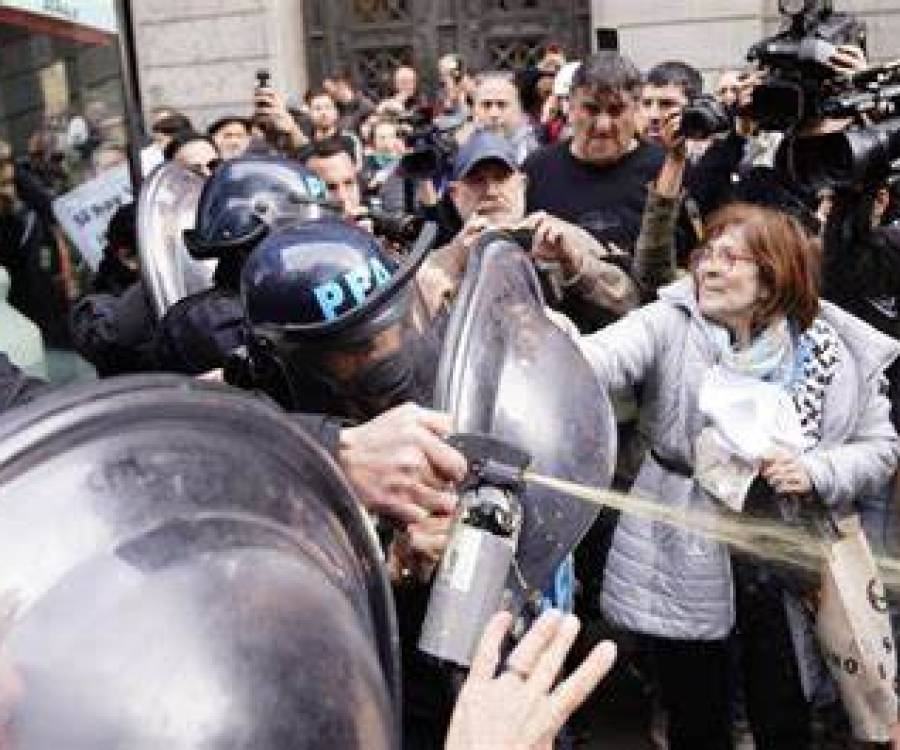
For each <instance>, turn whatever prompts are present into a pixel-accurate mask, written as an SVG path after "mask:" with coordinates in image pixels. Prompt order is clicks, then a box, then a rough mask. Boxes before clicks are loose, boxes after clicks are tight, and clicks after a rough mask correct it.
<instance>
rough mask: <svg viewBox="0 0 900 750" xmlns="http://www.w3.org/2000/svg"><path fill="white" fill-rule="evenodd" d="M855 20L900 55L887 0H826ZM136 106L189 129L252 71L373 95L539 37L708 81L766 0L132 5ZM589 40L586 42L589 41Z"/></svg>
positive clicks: (763, 27) (250, 78)
mask: <svg viewBox="0 0 900 750" xmlns="http://www.w3.org/2000/svg"><path fill="white" fill-rule="evenodd" d="M836 5H837V6H838V10H848V11H852V12H855V13H857V14H859V15H860V16H861V17H863V18H865V19H866V20H867V21H868V26H869V48H870V56H871V57H872V58H873V59H875V60H886V59H890V58H894V57H900V41H897V40H900V0H837V1H836ZM132 8H133V11H132V12H133V14H134V23H135V30H136V41H137V46H138V56H139V64H140V81H141V88H142V92H143V101H144V104H145V106H146V107H147V108H148V109H149V108H150V107H152V106H155V105H158V104H170V105H173V106H176V107H179V108H180V109H183V110H184V111H186V112H188V113H189V114H190V115H192V116H193V117H194V118H195V119H196V120H197V121H198V122H199V123H201V124H203V123H206V122H209V121H211V120H212V119H214V118H215V117H217V116H218V115H220V114H222V113H224V112H248V111H249V107H250V98H251V96H252V88H253V85H254V74H255V72H256V71H257V70H258V69H260V68H267V69H269V70H270V71H271V72H272V80H273V83H274V85H276V86H278V87H279V88H281V89H282V90H284V91H286V92H288V93H289V94H290V95H291V96H293V97H295V98H297V97H299V96H300V95H301V94H302V92H303V91H305V89H306V88H307V85H308V83H309V82H310V81H312V82H314V83H315V82H317V81H318V80H319V79H320V78H321V76H322V75H323V74H325V73H326V72H327V71H328V70H330V69H331V68H332V67H333V66H334V65H336V64H341V65H343V66H345V67H349V68H351V70H352V71H353V72H354V74H355V75H356V76H357V77H358V78H359V79H360V80H361V81H362V82H363V83H365V84H366V85H368V86H370V87H371V86H374V85H376V84H377V82H378V81H380V80H381V79H382V78H383V77H384V75H385V72H386V71H387V70H389V69H390V68H391V67H392V66H393V65H394V64H396V63H397V62H398V61H407V62H408V61H412V62H415V63H418V64H419V65H420V66H421V67H422V69H423V70H426V69H430V68H431V67H432V66H433V63H434V61H435V60H436V59H437V56H439V55H440V54H443V53H444V52H447V51H451V50H456V51H460V52H462V53H463V55H464V57H465V58H466V59H467V60H468V61H469V62H470V64H472V65H473V66H477V67H504V66H509V65H513V64H517V63H520V62H521V61H523V60H531V59H534V57H535V56H536V55H538V54H540V50H541V47H542V45H543V44H544V43H546V42H547V41H558V42H561V43H562V44H563V45H564V46H566V47H567V48H568V49H570V50H575V51H577V52H579V53H583V52H584V51H586V50H588V49H590V48H592V47H595V46H596V44H597V40H598V38H599V39H601V40H602V43H607V42H608V40H609V39H610V37H611V36H612V34H611V33H610V32H611V30H615V32H616V33H617V36H618V41H619V46H620V48H621V49H622V50H623V51H624V52H625V53H626V54H628V55H630V56H631V57H632V58H633V59H634V60H635V62H637V63H638V65H639V66H641V67H643V68H646V67H648V66H650V65H652V64H654V63H656V62H659V61H661V60H665V59H672V58H676V59H677V58H682V59H686V60H687V61H688V62H691V63H693V64H694V65H696V66H697V67H698V68H700V69H701V70H702V71H703V73H704V75H705V76H706V77H707V79H709V80H712V79H713V78H714V77H715V75H716V74H717V73H718V71H720V70H722V69H723V68H726V67H731V66H734V65H736V64H740V63H741V61H742V60H743V56H744V53H745V52H746V50H747V48H748V47H749V46H750V45H751V44H752V43H753V42H755V41H757V40H759V39H760V38H762V37H763V36H765V35H767V34H770V33H772V32H773V31H774V29H775V28H776V26H777V22H778V12H777V0H483V1H478V2H476V0H141V2H134V3H132ZM598 32H599V33H598Z"/></svg>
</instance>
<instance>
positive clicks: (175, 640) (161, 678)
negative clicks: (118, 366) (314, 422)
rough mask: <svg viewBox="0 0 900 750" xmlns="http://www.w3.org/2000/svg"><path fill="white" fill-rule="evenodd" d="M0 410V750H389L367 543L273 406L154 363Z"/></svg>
mask: <svg viewBox="0 0 900 750" xmlns="http://www.w3.org/2000/svg"><path fill="white" fill-rule="evenodd" d="M7 416H8V419H6V420H4V424H3V425H2V426H0V566H2V569H3V576H2V581H0V662H2V663H0V740H2V739H4V729H5V728H7V727H8V728H9V729H10V732H9V739H10V740H11V747H13V748H16V750H20V749H21V750H35V749H38V750H40V749H43V748H61V747H67V748H91V749H92V750H94V749H96V748H111V747H130V748H145V747H167V748H198V747H204V748H210V749H211V750H214V749H217V748H222V749H223V750H224V748H228V749H229V750H242V749H246V750H250V749H251V748H253V750H280V749H281V748H317V747H348V748H363V747H365V748H369V747H374V748H390V747H395V746H396V745H397V740H398V731H399V730H398V720H397V713H398V712H397V697H398V691H399V688H398V685H399V680H398V676H399V666H398V652H397V631H396V623H395V620H394V614H393V606H392V604H391V601H390V587H389V584H388V582H387V578H386V575H385V572H384V567H383V565H382V564H381V563H380V559H379V551H378V542H377V538H376V535H375V533H374V531H373V529H372V528H371V524H370V522H369V521H368V518H367V517H366V515H365V513H364V511H363V510H362V508H361V506H360V505H359V503H358V501H357V500H356V499H355V497H354V495H353V491H352V489H351V488H350V487H349V485H348V484H347V482H346V480H345V479H344V478H343V476H342V475H341V474H340V472H339V471H338V469H337V467H336V466H335V465H334V463H333V462H332V461H331V459H330V458H329V457H328V456H327V455H326V454H325V453H324V452H323V451H322V450H321V449H320V448H319V447H318V446H317V444H316V443H315V442H314V441H313V440H312V439H311V438H310V437H309V436H308V435H307V434H306V433H304V432H303V431H302V430H301V429H300V428H299V426H298V425H297V424H296V423H295V422H294V421H293V420H291V419H289V418H287V417H286V416H285V415H284V413H283V412H282V411H281V410H279V409H277V408H276V407H274V406H273V405H271V404H269V403H268V402H266V401H264V400H261V399H258V398H254V397H251V396H248V395H246V394H242V393H241V392H240V391H237V390H236V389H233V388H225V387H223V386H215V385H211V384H208V383H201V382H197V381H194V380H190V379H187V378H178V377H174V376H163V375H157V376H140V377H130V378H129V377H126V378H116V379H111V380H106V381H99V382H95V383H92V384H89V385H86V386H80V387H79V388H76V389H75V390H71V391H64V392H60V393H58V394H55V395H51V396H48V397H47V398H45V399H42V400H39V401H37V402H35V403H34V404H31V405H29V406H28V407H26V408H24V409H21V410H17V412H16V414H12V413H11V414H9V415H7ZM10 674H11V675H12V678H13V679H12V681H14V682H16V683H18V685H19V686H20V689H19V690H13V691H12V693H13V694H12V696H11V697H10V695H9V692H10V691H9V690H6V691H5V690H4V684H7V685H8V684H9V682H10V681H11V680H10V679H9V678H10ZM4 675H5V676H6V678H5V679H4ZM4 693H6V695H4ZM0 744H3V743H2V742H0ZM4 747H6V745H4Z"/></svg>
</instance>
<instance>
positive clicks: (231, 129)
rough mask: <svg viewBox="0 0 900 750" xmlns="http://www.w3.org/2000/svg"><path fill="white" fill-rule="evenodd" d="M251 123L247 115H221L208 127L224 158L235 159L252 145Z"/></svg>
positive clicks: (208, 131)
mask: <svg viewBox="0 0 900 750" xmlns="http://www.w3.org/2000/svg"><path fill="white" fill-rule="evenodd" d="M251 130H252V127H251V123H250V121H249V120H248V119H246V118H245V117H234V116H226V117H220V118H219V119H218V120H216V121H215V122H214V123H212V124H211V125H210V126H209V127H208V128H207V129H206V134H207V135H208V136H209V137H210V138H212V140H213V143H215V144H216V148H218V150H219V154H220V155H221V157H222V158H223V159H234V158H236V157H238V156H242V155H243V154H244V153H245V152H246V151H247V148H248V147H249V146H250V137H251Z"/></svg>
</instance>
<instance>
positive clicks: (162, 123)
mask: <svg viewBox="0 0 900 750" xmlns="http://www.w3.org/2000/svg"><path fill="white" fill-rule="evenodd" d="M193 130H194V126H193V124H192V123H191V121H190V119H188V117H187V116H186V115H183V114H181V113H180V112H170V113H167V114H162V113H161V116H160V117H158V118H157V119H156V120H155V121H154V122H153V124H152V126H151V129H150V132H151V134H152V136H153V142H154V143H155V144H156V145H157V146H158V147H159V150H160V151H164V150H165V148H166V146H168V145H169V141H171V140H172V138H174V137H175V136H176V135H179V134H181V133H191V132H193Z"/></svg>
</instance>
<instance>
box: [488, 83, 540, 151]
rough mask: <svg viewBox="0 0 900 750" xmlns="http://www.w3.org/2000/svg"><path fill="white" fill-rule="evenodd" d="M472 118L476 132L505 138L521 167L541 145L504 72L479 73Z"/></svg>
mask: <svg viewBox="0 0 900 750" xmlns="http://www.w3.org/2000/svg"><path fill="white" fill-rule="evenodd" d="M473 99H474V108H473V112H472V114H473V119H474V123H475V127H476V128H477V129H479V130H488V131H490V132H492V133H496V134H497V135H501V136H503V137H504V138H506V139H507V140H508V141H509V142H510V143H511V144H512V146H513V148H514V149H515V152H516V161H517V163H518V164H520V165H521V164H522V163H523V162H524V161H525V159H526V157H527V156H528V155H529V154H530V153H531V152H532V151H534V150H535V149H537V148H538V146H539V145H540V144H539V143H538V139H537V136H536V135H535V133H534V130H533V129H532V127H531V125H530V124H529V123H528V118H526V117H525V113H524V112H523V111H522V100H521V97H520V95H519V89H518V88H516V83H515V80H514V79H513V77H512V75H511V74H509V73H507V72H504V71H491V72H487V73H481V74H479V76H478V77H477V78H476V79H475V92H474V96H473Z"/></svg>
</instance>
